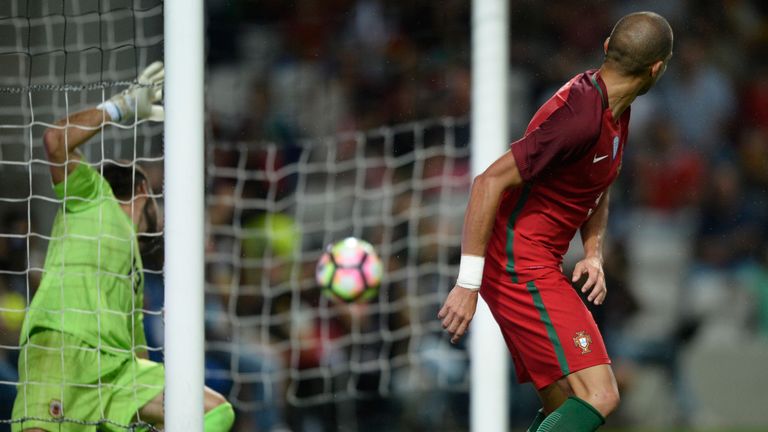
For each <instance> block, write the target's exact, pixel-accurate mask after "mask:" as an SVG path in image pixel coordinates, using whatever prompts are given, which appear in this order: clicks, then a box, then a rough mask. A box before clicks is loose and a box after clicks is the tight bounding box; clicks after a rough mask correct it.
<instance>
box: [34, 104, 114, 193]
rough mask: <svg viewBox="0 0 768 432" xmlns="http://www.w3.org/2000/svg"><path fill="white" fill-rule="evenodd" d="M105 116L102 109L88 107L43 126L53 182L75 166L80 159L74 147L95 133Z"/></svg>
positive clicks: (60, 180)
mask: <svg viewBox="0 0 768 432" xmlns="http://www.w3.org/2000/svg"><path fill="white" fill-rule="evenodd" d="M109 120H110V118H109V115H108V114H107V113H106V112H104V111H102V110H100V109H98V108H91V109H87V110H84V111H80V112H77V113H74V114H72V115H70V116H69V117H67V118H65V119H61V120H59V121H57V122H56V123H55V126H54V127H50V128H48V129H46V130H45V134H44V135H43V143H44V144H45V151H46V153H47V154H48V160H49V161H51V162H52V165H51V166H50V170H51V177H52V179H53V183H54V184H58V183H61V182H63V181H64V179H65V178H66V175H67V174H69V173H71V172H72V171H74V170H75V168H77V163H78V162H79V161H80V159H81V156H80V153H79V152H78V151H77V148H78V147H80V146H81V145H82V144H83V143H85V142H86V141H88V140H89V139H91V137H93V136H94V135H96V134H97V133H98V132H99V131H100V130H101V128H102V125H103V124H104V122H105V121H109Z"/></svg>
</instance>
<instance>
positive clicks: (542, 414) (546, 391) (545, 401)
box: [528, 378, 571, 432]
mask: <svg viewBox="0 0 768 432" xmlns="http://www.w3.org/2000/svg"><path fill="white" fill-rule="evenodd" d="M537 393H538V394H539V399H541V405H542V408H541V409H540V410H539V412H537V413H536V417H535V418H534V419H533V422H532V423H531V425H530V426H528V432H536V430H538V429H539V425H541V423H542V422H543V421H544V419H545V418H546V417H547V415H548V414H549V413H551V412H552V411H554V410H556V409H557V408H559V407H560V405H562V404H563V402H565V401H566V399H568V396H570V395H571V388H570V386H569V385H568V381H566V380H565V378H563V379H561V380H558V381H557V382H554V383H552V384H550V385H548V386H546V387H544V388H541V389H538V390H537Z"/></svg>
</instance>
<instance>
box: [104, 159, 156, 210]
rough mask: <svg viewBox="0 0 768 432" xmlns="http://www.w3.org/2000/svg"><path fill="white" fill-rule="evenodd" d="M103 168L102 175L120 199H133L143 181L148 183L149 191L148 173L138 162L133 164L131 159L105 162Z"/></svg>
mask: <svg viewBox="0 0 768 432" xmlns="http://www.w3.org/2000/svg"><path fill="white" fill-rule="evenodd" d="M101 170H102V171H101V175H103V176H104V178H105V179H106V180H107V182H108V183H109V186H110V187H112V193H113V194H115V198H117V199H119V200H120V201H129V200H131V199H132V198H133V197H134V196H135V192H136V189H137V188H138V187H139V185H140V184H142V182H145V183H146V187H147V192H149V187H150V186H149V179H148V178H147V173H146V172H145V171H144V169H143V168H142V167H141V166H140V165H138V164H131V162H130V161H115V162H104V164H103V165H102V166H101Z"/></svg>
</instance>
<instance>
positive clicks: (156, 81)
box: [43, 61, 165, 184]
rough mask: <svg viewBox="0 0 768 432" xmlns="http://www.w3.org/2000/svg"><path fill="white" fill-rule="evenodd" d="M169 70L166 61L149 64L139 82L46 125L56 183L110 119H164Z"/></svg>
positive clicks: (44, 138)
mask: <svg viewBox="0 0 768 432" xmlns="http://www.w3.org/2000/svg"><path fill="white" fill-rule="evenodd" d="M164 79H165V70H164V68H163V63H162V62H159V61H157V62H154V63H152V64H151V65H149V66H147V68H146V69H144V70H143V71H142V73H141V75H139V76H138V78H137V83H136V84H134V85H132V86H130V87H129V88H127V89H126V90H125V91H123V92H121V93H118V94H116V95H114V96H112V97H111V98H110V99H109V100H107V101H105V102H104V103H102V104H101V105H99V106H98V107H96V108H90V109H86V110H84V111H79V112H76V113H74V114H72V115H70V116H69V117H67V118H65V119H62V120H59V121H57V122H56V123H55V125H56V127H51V128H48V129H46V131H45V134H44V135H43V142H44V144H45V150H46V152H47V154H48V160H49V161H51V162H52V165H51V177H52V179H53V184H59V183H61V182H63V181H64V179H65V178H66V176H67V174H69V173H71V172H72V171H73V170H74V169H75V168H77V162H78V161H79V160H80V159H81V156H80V153H79V152H78V151H77V148H78V147H80V146H81V145H83V144H84V143H85V142H86V141H88V140H89V139H90V138H91V137H93V136H94V135H96V134H97V133H98V132H99V131H101V130H102V128H103V126H104V124H105V123H106V122H116V123H120V124H124V125H129V124H133V123H134V122H138V121H140V120H144V119H149V120H153V121H163V118H164V112H163V107H162V106H161V105H159V104H158V105H156V104H155V103H157V102H159V101H160V100H161V99H162V87H161V86H162V84H163V81H164Z"/></svg>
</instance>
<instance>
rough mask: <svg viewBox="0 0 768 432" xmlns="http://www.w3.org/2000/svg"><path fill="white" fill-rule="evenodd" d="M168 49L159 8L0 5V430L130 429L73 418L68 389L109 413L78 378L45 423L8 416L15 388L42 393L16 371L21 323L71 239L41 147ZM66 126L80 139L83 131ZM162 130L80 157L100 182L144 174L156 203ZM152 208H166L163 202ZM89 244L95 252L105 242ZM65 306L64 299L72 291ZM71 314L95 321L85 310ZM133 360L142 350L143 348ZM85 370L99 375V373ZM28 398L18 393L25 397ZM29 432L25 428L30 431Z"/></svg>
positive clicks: (123, 129) (155, 270)
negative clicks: (114, 173)
mask: <svg viewBox="0 0 768 432" xmlns="http://www.w3.org/2000/svg"><path fill="white" fill-rule="evenodd" d="M162 49H163V4H162V0H78V1H32V0H10V1H3V2H0V179H2V180H1V181H0V334H1V335H2V336H1V337H0V428H2V430H10V427H9V423H11V422H14V423H21V422H29V421H34V420H37V421H40V422H43V423H46V424H47V423H51V422H52V423H61V422H68V423H77V424H83V425H85V424H95V423H108V424H111V425H112V426H113V427H116V428H125V429H131V428H132V427H133V426H135V425H131V424H129V423H127V422H126V423H120V422H115V421H112V420H110V419H109V418H107V416H105V415H103V414H104V413H103V412H102V413H101V414H100V415H97V416H96V417H95V418H88V419H85V418H78V417H77V415H76V414H75V413H76V412H77V409H76V407H71V406H70V405H69V402H70V401H68V400H65V399H66V398H65V397H64V396H63V395H64V394H65V392H64V389H65V388H66V387H67V386H69V387H77V388H80V389H88V388H95V389H96V390H98V392H97V393H98V395H99V396H98V397H99V404H100V405H101V406H102V407H103V406H104V405H106V401H107V400H108V398H107V396H106V395H107V394H108V393H109V391H110V388H108V386H106V387H105V386H104V385H102V384H101V383H100V382H96V383H89V382H78V380H77V377H72V380H69V381H67V382H62V383H61V388H62V393H61V394H62V396H60V397H57V398H52V399H51V400H50V401H45V404H46V405H45V406H46V408H48V409H47V410H46V411H47V412H46V413H45V415H42V416H41V415H39V414H37V413H35V414H31V413H32V411H31V410H30V411H27V410H26V408H27V407H22V408H21V409H20V410H19V411H17V416H15V417H14V418H13V419H12V418H11V417H12V416H11V407H12V405H13V401H14V397H15V396H16V393H17V385H18V384H22V385H23V384H32V385H34V384H36V383H35V382H31V381H30V380H27V382H24V381H23V380H22V379H20V378H19V376H20V375H19V372H20V371H18V370H17V361H18V358H19V356H21V355H25V350H24V349H22V348H21V347H20V346H19V334H20V331H21V324H22V321H23V319H24V317H25V315H28V314H29V313H30V302H31V301H32V298H33V297H34V295H35V294H36V292H37V290H38V287H39V285H40V282H41V279H42V278H43V276H44V275H45V273H46V269H45V266H44V260H45V254H46V250H47V248H48V245H49V244H54V243H55V242H57V241H61V240H62V239H63V238H64V237H67V236H68V235H69V234H66V233H65V234H64V235H63V236H55V235H54V234H52V232H51V229H52V223H53V220H54V216H55V214H56V212H57V211H58V210H59V209H60V208H61V207H62V203H63V202H62V200H61V199H59V198H57V197H56V195H55V194H54V193H53V189H52V187H51V177H50V174H49V168H50V162H48V159H47V156H46V152H45V149H44V146H43V139H42V138H43V133H44V132H45V130H46V129H47V128H49V127H52V126H53V123H54V122H55V121H57V120H60V119H65V118H66V117H67V116H68V115H69V114H72V113H75V112H77V111H79V110H83V109H86V108H92V107H95V106H96V105H98V104H99V103H101V102H103V101H104V100H106V99H108V98H109V97H110V96H112V95H114V94H116V93H118V92H120V91H122V90H124V89H125V88H127V87H128V86H129V85H130V84H132V83H133V82H134V80H135V78H136V76H137V74H138V73H139V72H140V71H141V70H142V69H143V68H144V67H145V66H146V65H148V64H150V63H151V62H153V61H155V60H161V59H162ZM69 126H70V127H75V128H77V127H78V126H79V125H76V124H70V125H69ZM162 130H163V129H162V124H157V123H152V124H151V123H148V122H140V123H137V124H131V125H128V126H121V125H110V126H107V127H105V128H104V129H103V132H101V133H99V134H97V135H96V136H95V137H94V138H92V139H91V140H90V142H88V143H86V144H85V145H83V146H81V147H80V151H81V152H82V154H83V156H84V157H83V160H84V161H87V162H88V164H90V165H92V166H93V167H95V169H96V170H97V171H98V170H100V169H101V166H102V164H103V163H109V162H116V161H121V162H120V163H123V164H128V165H129V166H134V165H136V164H138V165H141V166H143V167H144V169H145V170H147V172H148V175H149V177H150V178H151V179H152V180H153V182H154V183H155V184H154V190H155V191H158V192H160V191H162V173H161V171H160V170H161V169H162ZM157 198H158V199H159V198H161V196H160V195H157ZM91 240H93V241H95V242H100V241H101V240H102V239H100V238H95V239H91ZM96 267H98V264H97V265H96ZM145 267H146V268H145V272H146V273H148V274H154V275H156V276H159V275H160V273H161V272H160V270H159V267H158V266H152V265H151V263H147V265H146V266H145ZM98 271H103V272H106V271H107V270H106V269H99V270H98ZM115 277H118V275H115ZM120 277H125V276H123V275H120ZM131 277H134V278H135V277H138V276H135V275H134V276H131ZM61 294H62V296H67V293H66V291H65V290H62V293H61ZM70 295H73V294H72V293H70ZM64 303H67V301H66V300H65V301H64ZM66 312H67V313H71V314H82V315H87V314H89V313H90V314H93V313H94V311H80V310H69V311H66ZM143 312H144V315H145V316H149V317H151V316H159V314H160V313H161V311H160V309H159V308H155V309H154V310H144V311H143ZM58 313H59V314H62V313H63V311H58ZM98 331H100V329H99V330H98ZM27 336H28V335H27ZM70 348H72V347H69V346H65V345H64V344H62V346H61V347H59V348H53V350H56V351H57V352H58V353H59V354H60V357H61V363H60V364H61V365H64V364H65V363H66V362H65V357H67V356H68V354H67V353H68V352H69V351H68V350H69V349H70ZM133 348H135V349H137V350H141V349H143V348H145V347H142V346H135V347H133ZM149 348H150V350H152V351H155V352H158V351H159V350H160V347H157V346H151V347H149ZM67 361H68V360H67ZM66 364H68V363H66ZM54 366H58V365H54ZM90 367H93V368H94V369H96V368H100V367H101V363H97V364H93V365H90ZM38 376H39V374H38ZM102 387H104V388H102ZM22 388H23V386H18V389H22ZM102 390H103V391H102ZM19 391H21V390H19ZM102 398H103V399H102ZM70 408H72V409H70ZM19 413H20V415H18V414H19ZM25 413H26V414H28V415H26V414H25ZM68 414H71V415H68ZM23 424H24V425H25V427H29V426H28V425H29V424H30V423H23Z"/></svg>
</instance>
